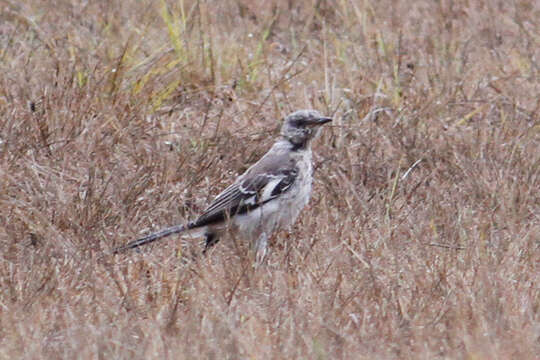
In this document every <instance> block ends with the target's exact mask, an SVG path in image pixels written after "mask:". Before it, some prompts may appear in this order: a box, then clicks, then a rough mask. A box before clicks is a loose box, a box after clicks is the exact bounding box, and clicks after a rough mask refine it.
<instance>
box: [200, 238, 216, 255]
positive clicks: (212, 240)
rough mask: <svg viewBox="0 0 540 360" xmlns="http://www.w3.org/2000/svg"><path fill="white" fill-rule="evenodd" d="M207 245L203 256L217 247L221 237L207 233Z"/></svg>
mask: <svg viewBox="0 0 540 360" xmlns="http://www.w3.org/2000/svg"><path fill="white" fill-rule="evenodd" d="M205 240H206V242H205V244H204V250H203V252H202V253H203V255H204V254H206V252H207V251H208V249H210V248H211V247H212V246H214V245H216V244H217V243H218V241H219V237H218V236H217V235H216V234H214V233H207V234H205Z"/></svg>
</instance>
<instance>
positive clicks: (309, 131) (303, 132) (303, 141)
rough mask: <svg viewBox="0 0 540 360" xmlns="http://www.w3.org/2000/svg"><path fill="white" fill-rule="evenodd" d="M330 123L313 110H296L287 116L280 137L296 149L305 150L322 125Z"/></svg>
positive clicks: (327, 118) (328, 119)
mask: <svg viewBox="0 0 540 360" xmlns="http://www.w3.org/2000/svg"><path fill="white" fill-rule="evenodd" d="M330 121H332V118H329V117H325V116H323V115H321V113H319V112H318V111H315V110H298V111H295V112H293V113H292V114H289V115H288V116H287V117H286V118H285V121H284V123H283V126H282V127H281V136H283V137H284V138H285V139H287V140H288V141H289V142H290V143H291V144H293V146H294V147H296V148H306V147H307V146H309V144H310V142H311V140H313V139H314V138H316V137H317V135H318V134H319V131H320V128H321V126H322V125H323V124H326V123H327V122H330Z"/></svg>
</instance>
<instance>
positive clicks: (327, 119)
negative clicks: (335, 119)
mask: <svg viewBox="0 0 540 360" xmlns="http://www.w3.org/2000/svg"><path fill="white" fill-rule="evenodd" d="M330 121H332V118H329V117H321V118H318V119H317V125H322V124H326V123H327V122H330Z"/></svg>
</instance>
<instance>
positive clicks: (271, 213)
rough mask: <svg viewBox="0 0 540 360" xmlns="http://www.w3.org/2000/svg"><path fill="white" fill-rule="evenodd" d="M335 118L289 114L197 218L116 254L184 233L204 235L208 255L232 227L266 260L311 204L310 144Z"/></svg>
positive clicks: (307, 112)
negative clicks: (274, 240)
mask: <svg viewBox="0 0 540 360" xmlns="http://www.w3.org/2000/svg"><path fill="white" fill-rule="evenodd" d="M331 121H332V118H331V117H326V116H323V115H321V113H319V112H318V111H316V110H298V111H295V112H293V113H291V114H289V115H288V116H286V117H285V119H284V121H283V125H282V127H281V131H280V135H279V137H278V138H277V139H276V141H275V143H274V144H273V145H272V147H271V148H270V150H269V151H268V152H267V153H266V154H265V155H264V156H263V157H262V158H260V159H259V161H257V162H256V163H255V164H253V165H252V166H250V167H249V168H248V169H247V170H246V171H245V172H244V173H243V174H242V175H240V176H239V177H238V178H236V180H235V181H234V182H233V183H232V184H231V185H230V186H228V187H227V188H226V189H225V190H223V191H222V192H221V193H220V194H219V195H217V196H216V198H215V199H214V200H213V201H212V202H211V203H210V205H209V206H208V207H207V208H206V210H204V211H203V212H202V214H201V215H200V216H199V217H198V218H196V219H195V220H194V221H191V222H188V223H187V224H180V225H175V226H172V227H169V228H166V229H163V230H161V231H159V232H156V233H153V234H150V235H147V236H145V237H142V238H140V239H136V240H133V241H131V242H129V243H127V244H126V245H124V246H120V247H118V248H116V249H115V250H114V253H115V254H117V253H120V252H123V251H126V250H129V249H133V248H137V247H139V246H142V245H145V244H149V243H151V242H154V241H156V240H158V239H161V238H164V237H166V236H169V235H172V234H184V235H189V236H194V237H199V236H201V237H204V238H205V245H204V250H203V254H206V252H207V251H208V250H209V249H210V248H211V247H213V246H214V245H216V244H217V243H218V241H219V239H220V238H221V237H222V236H223V235H224V234H225V233H226V232H227V231H233V232H234V233H235V234H236V235H238V236H239V238H240V239H246V240H247V241H249V242H250V245H251V247H252V249H253V250H254V252H255V258H256V261H257V262H262V261H263V259H264V258H265V256H266V253H267V248H268V240H269V238H270V237H271V235H272V234H273V233H274V232H276V231H277V230H280V229H284V228H288V227H290V226H291V225H292V224H294V223H295V221H296V219H297V218H298V215H299V214H300V212H301V211H302V209H303V208H304V207H305V206H306V205H307V204H308V202H309V198H310V195H311V189H312V182H313V164H312V151H311V144H312V142H313V140H314V139H315V138H317V137H318V135H319V133H320V131H321V128H322V125H324V124H326V123H328V122H331Z"/></svg>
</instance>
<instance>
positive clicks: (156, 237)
mask: <svg viewBox="0 0 540 360" xmlns="http://www.w3.org/2000/svg"><path fill="white" fill-rule="evenodd" d="M189 229H190V226H189V225H188V226H185V225H176V226H171V227H170V228H166V229H163V230H161V231H158V232H156V233H153V234H150V235H148V236H145V237H143V238H140V239H137V240H133V241H131V242H128V243H127V244H126V245H124V246H120V247H117V248H116V249H114V252H113V253H114V254H118V253H120V252H123V251H126V250H129V249H134V248H136V247H139V246H142V245H146V244H149V243H151V242H154V241H156V240H159V239H161V238H164V237H165V236H169V235H172V234H178V233H181V232H184V231H186V230H189Z"/></svg>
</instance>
